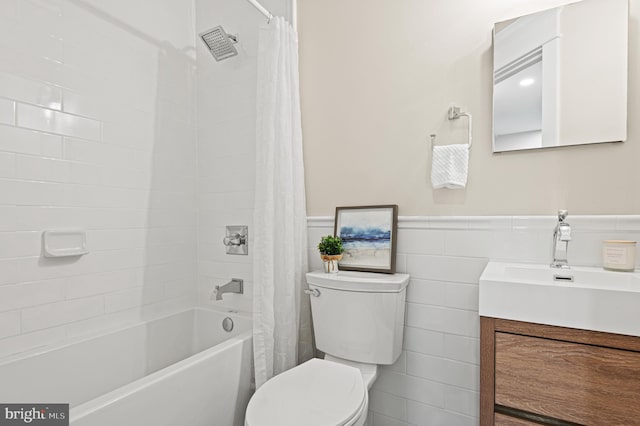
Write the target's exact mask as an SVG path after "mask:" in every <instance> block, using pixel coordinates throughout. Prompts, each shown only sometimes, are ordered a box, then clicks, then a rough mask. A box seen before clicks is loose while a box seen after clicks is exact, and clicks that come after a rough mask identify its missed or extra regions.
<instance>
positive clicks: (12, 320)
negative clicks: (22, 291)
mask: <svg viewBox="0 0 640 426" xmlns="http://www.w3.org/2000/svg"><path fill="white" fill-rule="evenodd" d="M0 288H1V287H0ZM16 334H20V311H12V312H4V313H0V339H4V338H5V337H11V336H15V335H16Z"/></svg>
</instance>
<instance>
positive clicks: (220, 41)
mask: <svg viewBox="0 0 640 426" xmlns="http://www.w3.org/2000/svg"><path fill="white" fill-rule="evenodd" d="M200 38H201V39H202V41H203V42H204V44H205V45H206V46H207V48H208V49H209V51H210V52H211V55H212V56H213V58H214V59H215V60H216V61H221V60H223V59H227V58H230V57H232V56H236V55H237V54H238V51H237V50H236V48H235V47H233V45H234V44H235V43H237V42H238V39H237V38H236V37H235V36H233V35H231V34H227V33H225V32H224V29H223V28H222V25H218V26H217V27H215V28H211V29H210V30H207V31H205V32H203V33H201V34H200Z"/></svg>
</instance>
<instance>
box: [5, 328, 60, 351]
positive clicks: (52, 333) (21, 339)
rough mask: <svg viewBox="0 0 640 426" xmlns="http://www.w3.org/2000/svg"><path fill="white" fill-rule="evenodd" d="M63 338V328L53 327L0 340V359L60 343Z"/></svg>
mask: <svg viewBox="0 0 640 426" xmlns="http://www.w3.org/2000/svg"><path fill="white" fill-rule="evenodd" d="M65 338H66V333H65V330H64V327H54V328H49V329H46V330H39V331H35V332H33V333H25V334H20V335H16V336H13V337H9V338H6V339H0V357H7V356H10V355H14V354H18V353H21V352H25V351H29V350H32V349H36V348H42V347H45V346H49V345H53V344H57V343H61V342H63V341H64V340H65Z"/></svg>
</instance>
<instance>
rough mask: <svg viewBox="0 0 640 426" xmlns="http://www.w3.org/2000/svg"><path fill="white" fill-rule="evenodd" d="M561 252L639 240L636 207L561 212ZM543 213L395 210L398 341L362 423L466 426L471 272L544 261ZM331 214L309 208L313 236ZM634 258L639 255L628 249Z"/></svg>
mask: <svg viewBox="0 0 640 426" xmlns="http://www.w3.org/2000/svg"><path fill="white" fill-rule="evenodd" d="M567 222H568V223H570V224H571V225H572V230H573V240H572V241H571V243H570V248H569V262H570V263H571V264H573V265H583V266H599V265H601V254H600V249H601V242H602V240H604V239H632V240H635V241H638V240H640V216H573V217H572V216H569V217H568V218H567ZM555 223H556V218H554V217H551V216H531V217H525V216H514V217H508V216H500V217H452V216H450V217H401V218H400V220H399V225H398V228H399V229H398V250H397V252H398V254H397V269H398V272H406V273H408V274H411V282H410V284H409V287H408V289H407V305H406V319H405V336H404V350H403V352H402V354H401V356H400V358H399V360H398V361H397V362H396V364H395V365H392V366H386V367H382V369H381V371H380V375H379V377H378V379H377V381H376V383H375V384H374V386H373V388H372V390H371V392H370V398H371V399H370V405H369V410H370V412H369V416H368V419H367V422H368V425H369V426H408V425H412V426H437V425H441V426H474V425H477V424H478V410H479V394H478V391H479V360H480V356H479V340H478V338H479V317H478V281H479V278H480V275H481V273H482V270H483V268H484V266H485V265H486V263H487V262H488V261H489V260H501V261H507V262H509V261H510V262H529V263H539V262H542V263H547V262H549V261H550V256H551V241H552V238H551V237H552V230H553V228H554V226H555ZM332 233H333V218H328V217H311V218H309V246H310V247H309V260H310V264H311V268H313V269H320V268H321V264H320V260H319V256H318V254H317V249H316V248H315V245H316V244H317V242H318V241H319V239H320V237H321V236H323V235H328V234H332ZM637 261H638V267H640V257H639V258H638V259H637Z"/></svg>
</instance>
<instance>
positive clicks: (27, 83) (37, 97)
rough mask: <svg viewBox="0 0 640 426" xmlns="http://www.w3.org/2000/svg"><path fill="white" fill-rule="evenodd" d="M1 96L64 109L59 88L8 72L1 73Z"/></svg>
mask: <svg viewBox="0 0 640 426" xmlns="http://www.w3.org/2000/svg"><path fill="white" fill-rule="evenodd" d="M27 3H28V2H27ZM0 95H2V96H4V97H7V98H10V99H14V100H17V101H22V102H26V103H30V104H36V105H40V106H43V107H45V108H51V109H56V110H60V108H62V89H60V88H59V87H57V86H53V85H51V84H46V83H41V82H38V81H34V80H29V79H26V78H22V77H18V76H16V75H12V74H9V73H6V72H0Z"/></svg>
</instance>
